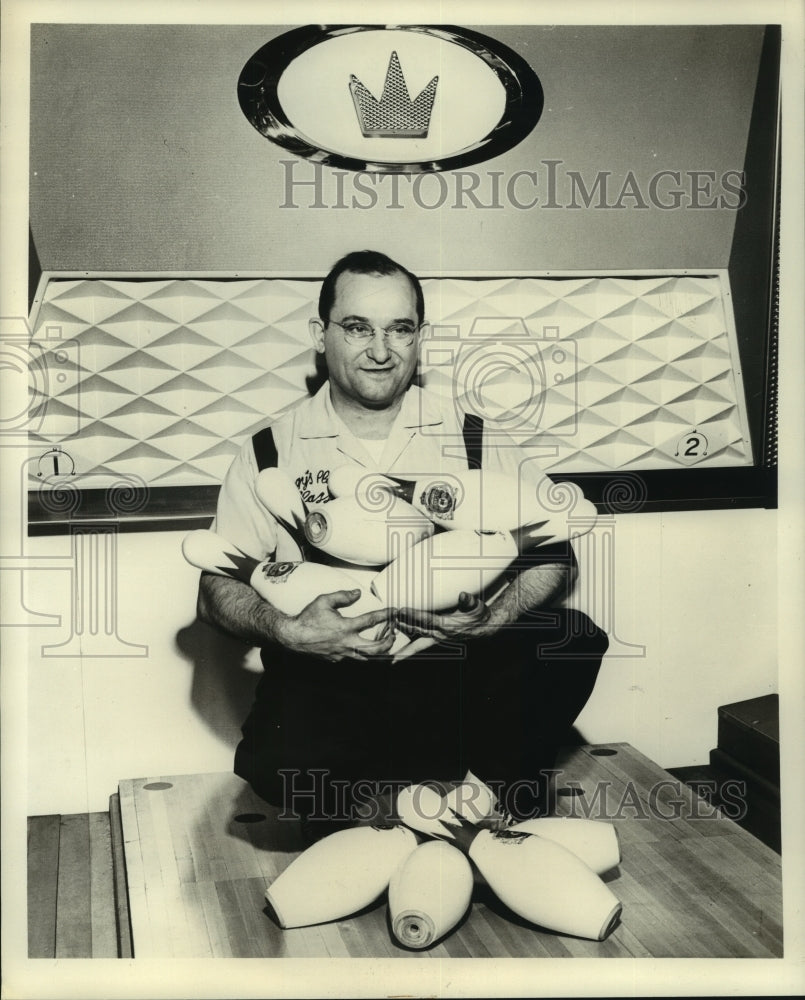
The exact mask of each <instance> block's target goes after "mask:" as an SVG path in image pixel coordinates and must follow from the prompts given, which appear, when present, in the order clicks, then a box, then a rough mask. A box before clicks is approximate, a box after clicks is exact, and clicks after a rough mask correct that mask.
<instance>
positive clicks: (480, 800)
mask: <svg viewBox="0 0 805 1000" xmlns="http://www.w3.org/2000/svg"><path fill="white" fill-rule="evenodd" d="M442 801H443V802H444V804H445V805H447V806H449V807H450V808H451V809H452V810H453V812H454V813H456V815H457V816H461V817H462V818H463V819H468V820H470V822H471V823H480V822H482V821H483V820H486V819H491V818H492V817H494V816H495V815H496V813H497V814H498V815H502V814H501V813H500V812H499V811H498V800H497V797H496V796H495V794H494V793H493V792H492V790H491V788H489V786H488V785H486V784H484V782H483V781H481V779H480V778H478V777H476V776H475V775H474V774H473V773H472V771H467V774H466V775H465V777H464V780H463V781H462V782H461V783H460V784H459V785H456V787H455V788H452V789H451V790H450V791H449V792H448V793H447V794H446V795H444V796H443V797H442Z"/></svg>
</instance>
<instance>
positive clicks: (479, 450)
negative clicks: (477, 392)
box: [462, 413, 484, 469]
mask: <svg viewBox="0 0 805 1000" xmlns="http://www.w3.org/2000/svg"><path fill="white" fill-rule="evenodd" d="M462 434H463V435H464V447H465V448H466V450H467V467H468V468H470V469H480V468H481V463H482V462H483V438H484V421H483V418H482V417H479V416H476V415H475V414H474V413H465V414H464V427H463V428H462Z"/></svg>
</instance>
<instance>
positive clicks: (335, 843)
mask: <svg viewBox="0 0 805 1000" xmlns="http://www.w3.org/2000/svg"><path fill="white" fill-rule="evenodd" d="M417 844H418V840H417V837H416V835H415V834H414V833H412V832H411V830H409V829H406V827H404V826H391V825H389V826H381V825H377V826H357V827H352V828H351V829H348V830H339V831H337V832H336V833H331V834H330V835H329V836H328V837H323V838H322V839H321V840H319V841H317V842H316V843H315V844H313V845H312V847H309V848H308V849H307V850H306V851H304V852H303V853H302V854H300V855H299V857H297V858H296V859H295V860H294V861H292V862H291V863H290V865H288V867H287V868H286V869H285V870H284V871H283V872H282V873H281V874H280V875H278V876H277V878H276V879H274V881H273V882H272V883H271V885H270V886H269V887H268V889H267V890H266V901H267V902H268V905H269V907H270V909H271V911H272V914H273V916H274V917H275V918H276V920H277V923H278V924H279V925H280V927H284V928H288V927H306V926H308V925H310V924H323V923H326V922H327V921H329V920H339V919H341V918H342V917H347V916H349V915H350V914H352V913H356V912H357V911H358V910H362V909H363V908H364V906H368V905H369V904H370V903H373V902H374V901H375V900H376V899H377V898H378V897H379V896H380V895H381V894H382V893H383V892H385V890H386V888H387V887H388V884H389V880H390V879H391V876H392V875H393V874H394V872H395V871H396V870H397V869H398V868H399V867H400V865H401V864H402V863H403V862H404V861H405V859H406V858H407V857H408V855H409V854H411V852H412V851H413V850H414V849H415V848H416V846H417Z"/></svg>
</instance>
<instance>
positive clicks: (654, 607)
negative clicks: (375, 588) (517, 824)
mask: <svg viewBox="0 0 805 1000" xmlns="http://www.w3.org/2000/svg"><path fill="white" fill-rule="evenodd" d="M775 530H776V512H774V511H764V510H736V511H713V512H706V513H672V514H632V515H621V516H619V517H618V518H617V519H616V521H615V524H614V542H615V545H614V552H615V559H614V584H613V587H612V594H611V598H612V600H611V620H612V623H613V625H612V628H613V632H614V633H615V635H616V637H617V639H619V640H620V641H621V643H632V644H638V645H643V646H645V655H644V656H638V657H633V656H623V655H612V654H607V657H606V659H605V661H604V665H603V667H602V671H601V674H600V678H599V682H598V685H597V687H596V690H595V692H594V694H593V697H592V699H591V701H590V703H589V704H588V706H587V708H586V709H585V710H584V712H583V713H582V715H581V717H580V718H579V721H578V723H577V728H578V729H579V730H580V732H581V734H582V735H583V737H584V738H585V739H586V740H589V741H590V742H607V741H626V742H629V743H631V744H632V745H633V746H635V747H637V748H638V749H639V750H641V751H643V752H644V753H646V754H647V755H648V756H649V757H651V758H652V759H653V760H655V761H657V762H658V763H659V764H662V765H664V766H675V765H682V764H694V763H701V762H705V761H706V760H707V756H708V753H709V750H710V749H711V748H712V747H714V746H715V745H716V726H717V714H716V709H717V707H718V706H719V705H721V704H725V703H728V702H732V701H737V700H741V699H743V698H748V697H755V696H757V695H760V694H765V693H768V692H770V691H776V690H777V668H776V650H775V642H776V639H775V637H776V612H775V607H776V594H775V579H776V552H775V545H774V534H775ZM181 538H182V533H181V532H159V533H152V534H141V533H131V534H122V535H120V536H119V537H118V573H117V576H118V580H119V592H118V599H117V604H118V617H119V621H118V634H119V636H120V637H121V638H122V639H123V640H125V641H127V642H134V643H141V644H146V645H147V646H148V653H147V655H146V656H140V657H120V656H108V655H107V656H101V657H89V656H85V657H64V656H47V657H46V656H42V654H41V647H42V646H43V645H55V644H58V643H61V642H64V641H65V640H66V639H67V638H69V636H70V632H71V627H70V624H69V609H70V600H69V586H70V573H69V572H66V571H60V570H55V569H51V570H45V571H42V572H27V573H26V574H25V577H26V598H25V602H26V605H27V607H28V608H29V609H31V610H32V611H38V612H41V613H50V614H61V615H63V622H62V625H61V626H58V627H33V628H31V629H30V632H29V637H30V668H29V694H28V698H29V705H28V745H29V759H28V789H29V802H28V813H29V815H39V814H44V813H62V814H64V813H73V812H85V811H96V810H102V809H106V808H107V806H108V797H109V795H110V794H111V793H112V792H114V791H115V790H116V788H117V782H118V780H119V779H121V778H135V777H159V776H165V775H170V774H181V773H189V772H203V771H222V770H229V769H230V768H231V762H232V751H233V748H234V746H235V744H236V742H237V740H238V737H239V726H240V723H241V721H242V720H243V718H244V716H245V713H246V711H247V709H248V705H249V702H250V697H251V691H252V689H253V687H254V683H255V681H256V678H257V673H256V672H255V671H256V670H259V661H257V660H256V657H255V653H254V651H251V652H250V651H247V650H245V649H244V648H243V647H242V646H240V645H239V644H237V643H235V642H231V641H229V640H228V639H225V638H224V637H219V636H218V635H217V634H216V633H215V632H214V631H213V630H211V629H209V628H207V627H206V626H204V625H200V624H198V623H195V624H194V617H195V616H194V607H195V590H196V580H197V573H196V571H195V570H193V569H192V568H190V567H189V566H187V565H186V564H185V563H184V561H183V559H182V557H181V554H180V551H179V545H180V542H181ZM69 545H70V543H69V539H68V538H66V537H48V538H38V539H29V540H28V543H27V550H28V554H29V557H31V556H33V557H35V556H44V557H48V558H52V557H53V556H56V555H60V554H68V553H69ZM580 556H581V562H582V567H581V568H582V579H585V580H587V581H590V579H591V577H592V576H593V573H592V568H591V567H590V566H589V565H585V563H589V562H590V558H589V556H586V555H585V553H584V551H582V552H580ZM605 590H606V588H604V591H605ZM593 593H597V594H598V595H599V596H598V597H596V598H595V600H596V601H600V599H601V597H600V595H601V593H602V591H601V588H600V586H596V587H595V588H593V590H592V591H591V590H589V589H585V586H582V588H581V590H580V591H579V603H580V604H582V605H583V604H585V603H589V602H590V601H591V600H592V599H593ZM605 596H606V595H605ZM607 599H608V598H607ZM596 607H597V608H598V609H599V613H598V615H597V617H599V620H600V610H601V608H602V605H601V604H600V603H597V604H596ZM607 613H609V612H607ZM616 646H617V643H614V642H613V651H612V652H613V653H616V652H618V650H617V649H615V647H616ZM623 652H624V649H623V647H622V646H621V647H620V653H623Z"/></svg>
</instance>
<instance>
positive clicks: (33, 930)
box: [28, 816, 61, 958]
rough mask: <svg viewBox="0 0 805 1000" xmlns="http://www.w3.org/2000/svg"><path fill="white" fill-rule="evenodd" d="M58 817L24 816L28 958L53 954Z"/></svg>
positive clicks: (54, 949) (49, 956)
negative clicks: (26, 823) (26, 851)
mask: <svg viewBox="0 0 805 1000" xmlns="http://www.w3.org/2000/svg"><path fill="white" fill-rule="evenodd" d="M60 823H61V818H60V817H59V816H31V817H29V819H28V957H29V958H54V957H55V955H56V894H57V890H58V877H59V832H60Z"/></svg>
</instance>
